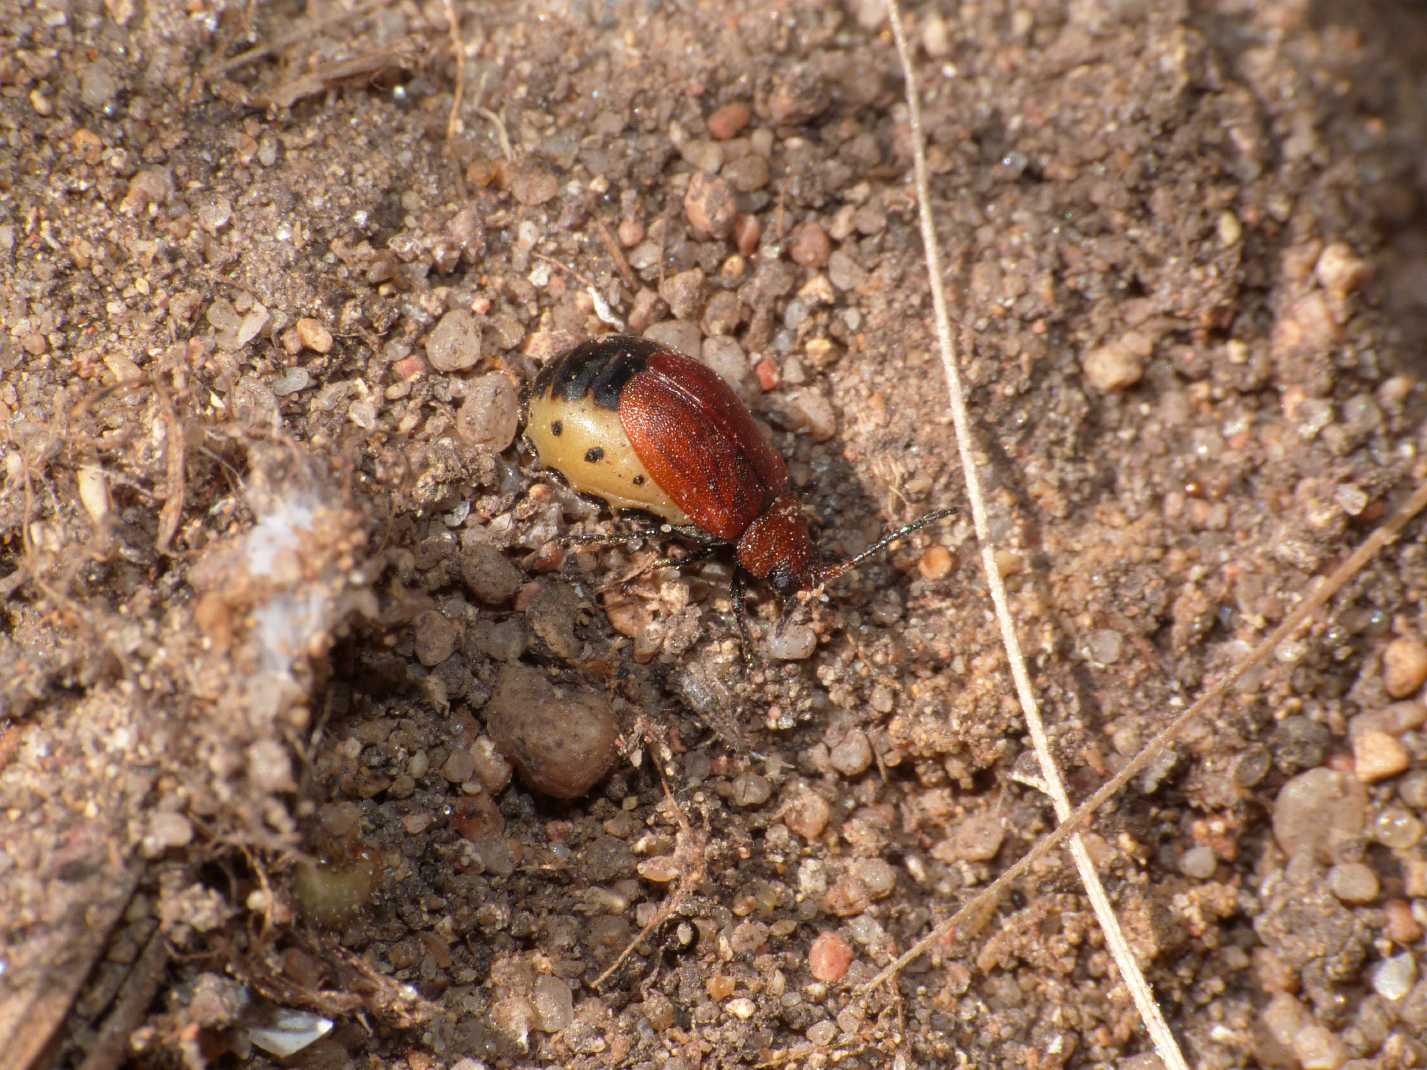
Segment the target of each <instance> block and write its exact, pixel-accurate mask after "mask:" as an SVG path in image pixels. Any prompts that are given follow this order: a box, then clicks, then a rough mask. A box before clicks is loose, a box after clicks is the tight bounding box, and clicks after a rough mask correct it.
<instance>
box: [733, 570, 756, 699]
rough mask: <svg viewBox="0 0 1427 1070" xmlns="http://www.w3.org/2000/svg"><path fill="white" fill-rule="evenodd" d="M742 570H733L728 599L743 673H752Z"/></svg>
mask: <svg viewBox="0 0 1427 1070" xmlns="http://www.w3.org/2000/svg"><path fill="white" fill-rule="evenodd" d="M746 582H747V581H746V580H745V578H744V572H743V569H741V568H736V569H734V570H733V579H732V580H730V581H729V584H728V594H729V600H730V601H732V602H733V619H734V622H735V623H736V624H737V625H738V647H739V652H740V653H741V654H742V655H743V674H744V675H745V676H752V675H753V637H752V636H751V635H750V634H749V632H748V607H747V606H746V605H744V602H743V590H744V584H745V583H746Z"/></svg>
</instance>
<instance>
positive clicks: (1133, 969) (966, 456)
mask: <svg viewBox="0 0 1427 1070" xmlns="http://www.w3.org/2000/svg"><path fill="white" fill-rule="evenodd" d="M887 14H888V17H889V18H890V19H891V23H892V34H893V36H894V37H895V38H896V42H897V54H898V56H899V57H900V58H901V61H902V71H903V73H904V75H905V77H906V80H907V85H906V96H907V110H908V116H909V118H910V122H911V128H912V153H913V169H914V173H915V181H916V191H917V204H918V215H919V217H920V222H921V228H922V246H923V250H924V252H925V255H926V261H927V275H928V278H929V280H930V285H931V296H932V309H933V312H934V315H935V320H936V333H937V341H938V343H939V345H940V349H941V361H942V368H943V370H944V372H945V374H946V385H947V393H948V395H949V397H950V402H951V419H952V424H953V427H954V428H955V431H956V449H957V454H958V455H959V456H960V458H961V469H962V473H963V476H964V478H965V481H966V497H967V499H968V501H969V503H970V505H971V517H972V521H973V523H974V524H975V527H976V541H977V544H978V545H979V546H980V549H981V566H982V569H983V570H984V571H985V573H986V583H987V588H988V589H989V591H990V593H991V601H992V603H993V604H994V605H995V608H996V622H997V624H998V625H999V627H1000V630H1001V639H1002V642H1003V644H1004V645H1005V648H1006V661H1007V663H1008V665H1009V666H1010V670H1011V678H1012V680H1013V681H1014V682H1015V687H1016V698H1017V701H1018V702H1019V703H1020V706H1021V712H1022V713H1023V714H1024V716H1025V718H1026V726H1027V727H1028V728H1029V729H1030V734H1031V744H1032V746H1033V747H1034V748H1035V752H1036V760H1037V761H1038V762H1039V764H1040V770H1041V777H1042V779H1043V780H1044V782H1045V791H1046V793H1047V794H1048V795H1050V797H1051V801H1052V803H1053V804H1054V806H1055V813H1056V817H1057V819H1058V820H1060V821H1062V822H1063V821H1065V820H1066V818H1067V817H1068V816H1069V815H1070V812H1071V806H1070V798H1069V796H1067V795H1066V792H1065V784H1064V782H1063V780H1062V779H1061V775H1060V770H1059V769H1058V768H1057V767H1056V764H1055V758H1054V757H1053V756H1052V754H1051V749H1050V737H1049V736H1048V735H1047V734H1046V730H1045V724H1044V722H1043V721H1042V719H1041V715H1040V709H1039V707H1038V706H1037V703H1036V697H1035V691H1034V689H1033V688H1032V687H1031V680H1030V674H1029V672H1028V671H1027V669H1026V662H1025V658H1024V656H1023V655H1022V653H1021V644H1020V640H1019V639H1018V638H1017V636H1016V627H1015V623H1014V621H1012V619H1011V610H1010V605H1009V603H1008V601H1007V598H1006V588H1005V585H1004V584H1003V583H1002V581H1001V571H1000V569H999V568H998V567H997V565H996V546H995V545H994V544H993V542H992V539H991V529H990V524H989V522H988V521H987V517H986V502H985V499H984V497H983V495H982V493H981V480H980V477H979V476H978V474H977V471H976V464H975V460H974V452H973V449H974V447H973V443H972V440H971V419H970V416H969V415H968V413H967V411H966V398H965V395H964V392H963V391H962V387H961V377H960V374H959V372H958V370H957V366H956V355H955V351H954V349H953V345H952V340H951V317H950V316H949V315H948V313H947V309H946V295H945V292H944V290H943V286H942V264H941V251H940V249H939V247H938V245H937V240H936V228H935V226H934V225H933V220H932V209H931V193H930V191H929V189H928V179H927V161H926V150H925V138H924V137H923V131H922V123H921V105H920V102H919V100H918V96H917V83H916V74H915V71H914V70H913V67H912V56H911V50H910V49H909V48H908V46H907V37H906V33H905V31H904V30H903V28H902V18H901V13H900V12H899V11H898V9H897V5H896V3H895V2H893V0H889V2H888V4H887ZM1070 853H1071V856H1072V857H1073V858H1074V859H1075V868H1076V870H1077V871H1078V872H1079V874H1080V880H1081V882H1082V883H1083V884H1084V885H1085V891H1086V893H1087V895H1089V897H1090V904H1091V907H1092V908H1093V909H1094V911H1095V918H1096V920H1097V921H1098V922H1099V924H1100V928H1101V930H1102V931H1103V932H1104V934H1105V943H1106V946H1107V947H1108V948H1109V950H1110V953H1111V955H1112V956H1113V957H1114V959H1115V963H1116V965H1117V966H1118V967H1119V970H1120V976H1121V977H1122V978H1124V981H1125V984H1126V986H1127V987H1128V988H1129V990H1130V995H1131V998H1133V1000H1134V1002H1135V1007H1136V1009H1137V1010H1138V1011H1139V1014H1140V1018H1141V1020H1142V1021H1143V1022H1144V1024H1145V1029H1146V1030H1147V1031H1148V1032H1149V1034H1150V1037H1151V1039H1152V1040H1153V1041H1154V1046H1155V1050H1156V1051H1157V1052H1159V1055H1160V1058H1161V1059H1163V1060H1164V1063H1165V1065H1166V1066H1167V1067H1170V1068H1172V1070H1180V1068H1183V1070H1187V1068H1188V1063H1186V1062H1185V1060H1184V1055H1183V1054H1182V1053H1181V1052H1180V1050H1179V1045H1178V1043H1177V1042H1176V1041H1175V1039H1174V1035H1173V1034H1172V1033H1170V1031H1169V1026H1168V1024H1167V1023H1166V1022H1165V1020H1164V1013H1163V1012H1162V1011H1161V1010H1160V1008H1159V1004H1158V1003H1156V1002H1155V999H1154V995H1153V993H1152V992H1151V991H1150V987H1149V982H1148V981H1146V980H1145V977H1144V974H1143V972H1142V971H1141V970H1140V968H1139V964H1138V963H1137V962H1136V961H1135V957H1134V954H1133V952H1131V950H1130V946H1129V942H1128V941H1127V940H1126V939H1125V935H1124V932H1123V931H1122V930H1121V928H1120V923H1119V919H1118V918H1116V916H1115V911H1114V909H1113V908H1112V907H1111V906H1110V898H1109V896H1108V895H1106V893H1105V887H1104V885H1103V884H1102V883H1101V882H1100V877H1099V875H1098V874H1097V873H1096V872H1095V865H1094V863H1093V862H1092V861H1091V859H1090V852H1089V850H1087V849H1086V847H1085V842H1084V840H1083V839H1082V838H1081V837H1080V835H1079V833H1075V834H1073V835H1071V837H1070Z"/></svg>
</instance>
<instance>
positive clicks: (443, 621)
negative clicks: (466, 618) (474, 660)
mask: <svg viewBox="0 0 1427 1070" xmlns="http://www.w3.org/2000/svg"><path fill="white" fill-rule="evenodd" d="M411 631H412V639H413V645H414V647H415V651H416V660H417V661H419V662H421V664H422V665H424V666H426V667H427V668H428V669H432V668H435V667H436V666H437V665H440V664H441V663H442V662H443V661H445V660H446V659H447V658H449V657H450V656H451V655H452V654H454V653H455V652H456V644H458V643H459V642H460V641H461V626H460V624H458V623H457V622H455V621H453V620H448V619H447V618H446V616H445V615H444V614H443V613H441V612H439V611H438V610H435V609H424V610H422V611H421V612H420V613H418V614H417V615H416V619H415V620H413V621H412V622H411Z"/></svg>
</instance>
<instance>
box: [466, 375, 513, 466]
mask: <svg viewBox="0 0 1427 1070" xmlns="http://www.w3.org/2000/svg"><path fill="white" fill-rule="evenodd" d="M519 429H520V392H519V391H517V390H516V388H515V384H514V383H513V382H511V381H510V378H509V377H508V376H506V375H503V374H501V373H500V372H491V373H490V374H488V375H480V376H477V377H476V378H474V379H472V380H471V381H470V382H469V383H467V384H466V399H465V400H464V401H462V402H461V407H460V409H458V410H457V412H456V432H457V433H458V434H459V435H460V436H461V437H462V438H463V439H465V440H466V441H467V442H471V443H474V444H475V445H477V446H480V447H481V448H483V449H488V450H490V451H491V452H492V453H499V452H500V451H501V450H503V449H505V448H506V447H507V446H509V445H510V444H511V443H512V442H514V441H515V433H516V431H518V430H519Z"/></svg>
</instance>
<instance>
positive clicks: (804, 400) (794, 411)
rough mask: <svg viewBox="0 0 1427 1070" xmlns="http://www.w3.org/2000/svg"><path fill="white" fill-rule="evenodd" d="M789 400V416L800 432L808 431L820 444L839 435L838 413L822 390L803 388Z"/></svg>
mask: <svg viewBox="0 0 1427 1070" xmlns="http://www.w3.org/2000/svg"><path fill="white" fill-rule="evenodd" d="M788 400H789V406H788V415H789V416H791V417H792V419H793V423H794V425H795V426H796V427H797V428H798V430H800V431H806V432H807V433H808V434H809V435H811V436H812V437H813V439H814V440H815V441H818V442H826V441H827V440H828V439H830V438H832V436H833V435H835V434H837V413H836V412H835V411H834V410H833V407H832V402H830V401H829V400H828V399H827V396H826V395H825V394H823V392H822V391H821V390H819V389H817V388H816V387H811V386H809V387H803V388H801V389H799V390H795V391H793V393H792V395H791V396H790V397H789V399H788Z"/></svg>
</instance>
